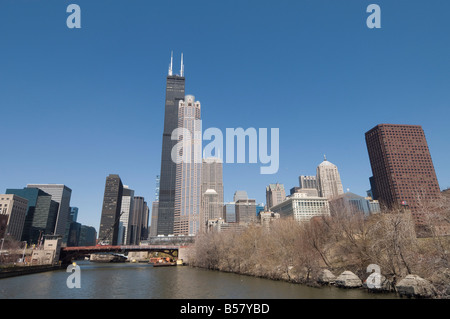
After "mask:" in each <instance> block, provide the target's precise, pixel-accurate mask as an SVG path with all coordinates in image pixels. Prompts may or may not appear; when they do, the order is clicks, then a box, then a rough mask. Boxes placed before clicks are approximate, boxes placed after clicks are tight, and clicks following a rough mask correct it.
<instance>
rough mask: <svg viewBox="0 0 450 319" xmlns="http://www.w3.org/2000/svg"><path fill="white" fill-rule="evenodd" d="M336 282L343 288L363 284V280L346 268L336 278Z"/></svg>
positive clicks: (356, 286)
mask: <svg viewBox="0 0 450 319" xmlns="http://www.w3.org/2000/svg"><path fill="white" fill-rule="evenodd" d="M335 284H336V286H338V287H343V288H358V287H361V286H362V281H361V279H359V277H358V276H356V275H355V274H354V273H352V272H351V271H348V270H346V271H344V272H343V273H342V274H340V275H339V276H338V277H337V278H336V280H335Z"/></svg>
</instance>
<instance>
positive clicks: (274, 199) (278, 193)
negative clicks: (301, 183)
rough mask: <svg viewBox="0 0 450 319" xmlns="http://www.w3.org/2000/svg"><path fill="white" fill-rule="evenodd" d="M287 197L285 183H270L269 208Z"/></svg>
mask: <svg viewBox="0 0 450 319" xmlns="http://www.w3.org/2000/svg"><path fill="white" fill-rule="evenodd" d="M285 199H286V191H285V189H284V185H283V184H278V183H276V184H269V186H267V187H266V205H267V209H270V207H272V206H275V205H278V204H279V203H281V202H283V201H284V200H285Z"/></svg>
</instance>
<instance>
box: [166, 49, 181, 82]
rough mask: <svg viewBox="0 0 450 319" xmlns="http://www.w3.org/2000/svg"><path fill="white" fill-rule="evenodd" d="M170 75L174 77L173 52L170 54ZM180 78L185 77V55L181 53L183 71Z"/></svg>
mask: <svg viewBox="0 0 450 319" xmlns="http://www.w3.org/2000/svg"><path fill="white" fill-rule="evenodd" d="M169 75H173V51H172V52H171V53H170V65H169ZM180 76H184V63H183V53H181V70H180Z"/></svg>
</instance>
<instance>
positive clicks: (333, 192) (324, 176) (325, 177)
mask: <svg viewBox="0 0 450 319" xmlns="http://www.w3.org/2000/svg"><path fill="white" fill-rule="evenodd" d="M316 178H317V190H318V193H319V197H325V198H328V199H331V198H333V197H336V196H339V195H342V194H344V188H343V187H342V182H341V177H340V175H339V172H338V169H337V166H336V165H334V164H333V163H331V162H329V161H327V158H326V157H324V161H323V162H322V163H320V164H319V166H317V175H316Z"/></svg>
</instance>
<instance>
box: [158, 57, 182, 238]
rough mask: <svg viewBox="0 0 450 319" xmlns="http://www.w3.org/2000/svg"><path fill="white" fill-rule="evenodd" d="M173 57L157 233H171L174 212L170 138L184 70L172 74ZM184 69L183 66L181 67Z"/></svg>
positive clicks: (164, 132)
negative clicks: (178, 73)
mask: <svg viewBox="0 0 450 319" xmlns="http://www.w3.org/2000/svg"><path fill="white" fill-rule="evenodd" d="M172 65H173V59H171V62H170V67H169V75H168V76H167V81H166V102H165V111H164V131H163V139H162V151H161V173H160V175H159V176H160V184H159V196H158V197H159V206H158V218H157V222H158V224H157V234H158V235H166V236H167V235H170V234H173V232H174V229H173V223H174V214H175V187H176V169H177V168H176V163H175V162H174V161H172V149H173V148H174V146H175V145H176V143H177V141H176V140H172V132H173V131H174V130H175V129H176V128H177V127H178V106H179V102H180V101H182V100H183V99H184V96H185V93H184V90H185V78H184V74H183V73H184V72H181V74H180V75H173V72H172ZM182 69H184V67H182Z"/></svg>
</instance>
